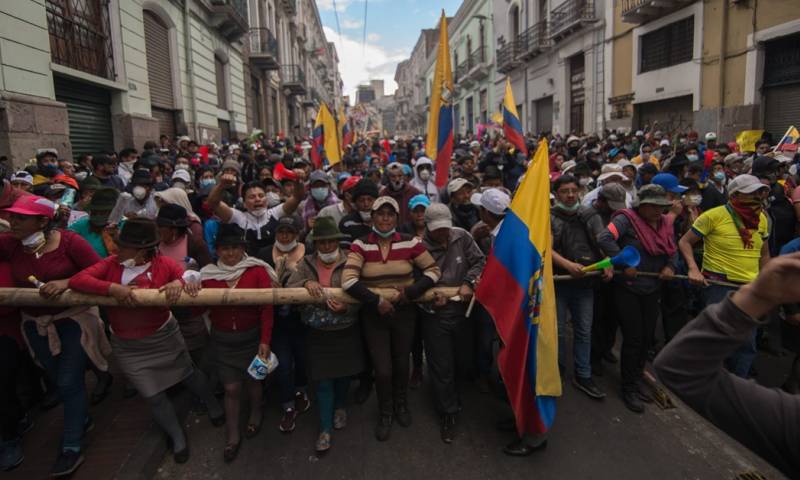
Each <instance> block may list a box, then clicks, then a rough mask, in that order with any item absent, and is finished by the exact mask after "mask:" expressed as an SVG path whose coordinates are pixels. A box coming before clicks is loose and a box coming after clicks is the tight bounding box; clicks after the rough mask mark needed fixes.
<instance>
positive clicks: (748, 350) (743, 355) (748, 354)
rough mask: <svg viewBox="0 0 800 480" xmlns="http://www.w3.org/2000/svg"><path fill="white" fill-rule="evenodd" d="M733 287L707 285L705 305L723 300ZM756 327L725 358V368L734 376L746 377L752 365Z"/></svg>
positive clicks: (755, 351) (704, 298)
mask: <svg viewBox="0 0 800 480" xmlns="http://www.w3.org/2000/svg"><path fill="white" fill-rule="evenodd" d="M735 291H736V289H735V288H733V287H724V286H722V285H709V286H708V287H706V288H705V289H703V300H704V301H705V304H706V306H708V305H713V304H715V303H719V302H721V301H723V300H725V297H727V296H728V293H730V292H735ZM757 335H758V329H753V335H752V336H751V337H750V340H749V341H748V342H747V343H745V344H744V345H742V346H741V347H739V349H738V350H736V351H735V352H734V353H733V355H731V356H730V357H728V358H727V359H725V368H727V369H728V371H730V372H731V373H733V374H734V375H736V376H739V377H742V378H747V376H748V374H749V373H750V367H752V366H753V361H754V360H755V359H756V354H757V353H758V349H757V348H756V336H757Z"/></svg>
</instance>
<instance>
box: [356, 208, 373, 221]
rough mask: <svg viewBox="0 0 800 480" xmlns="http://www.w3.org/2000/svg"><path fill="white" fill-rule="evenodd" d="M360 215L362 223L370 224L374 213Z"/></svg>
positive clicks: (368, 212) (361, 213) (367, 212)
mask: <svg viewBox="0 0 800 480" xmlns="http://www.w3.org/2000/svg"><path fill="white" fill-rule="evenodd" d="M358 214H359V215H361V221H363V222H368V221H369V220H370V219H371V218H372V212H370V211H369V210H367V211H366V212H362V211H359V212H358Z"/></svg>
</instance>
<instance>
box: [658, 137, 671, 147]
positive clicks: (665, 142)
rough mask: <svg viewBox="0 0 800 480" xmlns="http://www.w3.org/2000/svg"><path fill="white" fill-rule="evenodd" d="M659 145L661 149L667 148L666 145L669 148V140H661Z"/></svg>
mask: <svg viewBox="0 0 800 480" xmlns="http://www.w3.org/2000/svg"><path fill="white" fill-rule="evenodd" d="M658 145H659V146H660V147H663V146H665V145H666V146H667V147H669V140H667V139H666V138H665V139H663V140H661V142H659V144H658Z"/></svg>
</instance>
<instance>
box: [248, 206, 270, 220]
mask: <svg viewBox="0 0 800 480" xmlns="http://www.w3.org/2000/svg"><path fill="white" fill-rule="evenodd" d="M266 214H267V209H266V208H256V209H255V210H250V215H252V216H254V217H256V218H261V217H263V216H264V215H266Z"/></svg>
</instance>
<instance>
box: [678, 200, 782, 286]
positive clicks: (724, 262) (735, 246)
mask: <svg viewBox="0 0 800 480" xmlns="http://www.w3.org/2000/svg"><path fill="white" fill-rule="evenodd" d="M692 231H694V232H695V233H696V234H698V235H700V236H701V237H703V270H707V271H709V272H713V273H719V274H723V275H725V276H726V277H728V280H730V281H732V282H741V283H747V282H752V281H753V280H755V278H756V276H758V270H759V265H758V263H759V260H760V259H761V247H762V246H763V245H764V241H765V240H766V239H767V237H768V236H769V226H768V222H767V216H766V215H764V213H761V219H760V221H759V222H758V231H752V234H753V248H748V249H746V248H744V244H743V243H742V237H741V236H740V235H739V230H737V229H736V224H735V223H734V222H733V218H731V214H730V213H729V212H728V209H727V208H725V205H722V206H721V207H716V208H712V209H711V210H708V211H706V212H703V213H702V214H701V215H700V216H699V217H698V218H697V220H695V222H694V225H692Z"/></svg>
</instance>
